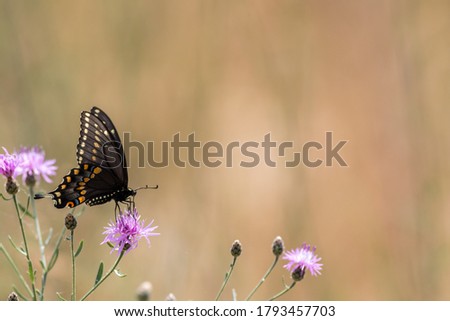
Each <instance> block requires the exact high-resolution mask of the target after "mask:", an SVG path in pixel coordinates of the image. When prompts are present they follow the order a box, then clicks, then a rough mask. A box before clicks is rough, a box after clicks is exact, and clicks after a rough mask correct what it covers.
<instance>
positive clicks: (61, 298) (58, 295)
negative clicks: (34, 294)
mask: <svg viewBox="0 0 450 321" xmlns="http://www.w3.org/2000/svg"><path fill="white" fill-rule="evenodd" d="M56 296H57V297H58V299H60V300H61V301H67V300H66V299H64V298H63V296H62V295H61V293H59V292H56Z"/></svg>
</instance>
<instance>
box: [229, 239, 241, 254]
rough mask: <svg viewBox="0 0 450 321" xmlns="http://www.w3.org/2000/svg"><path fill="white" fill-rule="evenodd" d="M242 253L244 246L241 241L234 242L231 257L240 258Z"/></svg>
mask: <svg viewBox="0 0 450 321" xmlns="http://www.w3.org/2000/svg"><path fill="white" fill-rule="evenodd" d="M241 253H242V245H241V242H240V241H239V240H236V241H234V242H233V245H232V246H231V255H232V256H233V257H238V256H239V255H241Z"/></svg>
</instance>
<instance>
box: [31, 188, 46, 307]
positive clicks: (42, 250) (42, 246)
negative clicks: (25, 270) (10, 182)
mask: <svg viewBox="0 0 450 321" xmlns="http://www.w3.org/2000/svg"><path fill="white" fill-rule="evenodd" d="M30 202H31V211H32V215H33V220H34V226H35V228H36V235H37V239H38V242H39V252H40V254H41V262H42V266H43V269H44V270H46V269H47V261H46V259H45V244H44V242H43V240H42V232H41V226H40V224H39V217H38V214H37V211H36V202H35V201H34V190H33V186H30ZM46 281H47V278H44V274H42V279H41V292H40V295H39V299H40V300H41V301H42V300H44V289H45V283H46Z"/></svg>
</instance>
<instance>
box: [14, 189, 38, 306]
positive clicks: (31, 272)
mask: <svg viewBox="0 0 450 321" xmlns="http://www.w3.org/2000/svg"><path fill="white" fill-rule="evenodd" d="M13 200H14V206H15V208H16V213H17V217H18V219H19V224H20V231H21V232H22V238H23V244H24V247H25V255H26V257H27V262H28V274H29V276H30V281H31V290H32V297H33V300H34V301H36V300H37V295H36V286H35V279H36V276H35V273H34V268H33V262H32V261H31V259H30V252H29V250H28V243H27V237H26V235H25V230H24V228H23V222H22V216H21V215H20V210H19V204H18V203H17V198H16V195H13Z"/></svg>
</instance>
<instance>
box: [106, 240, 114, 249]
mask: <svg viewBox="0 0 450 321" xmlns="http://www.w3.org/2000/svg"><path fill="white" fill-rule="evenodd" d="M106 244H107V245H108V246H109V247H110V248H112V249H113V248H114V244H112V243H111V242H109V241H108V242H106Z"/></svg>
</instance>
